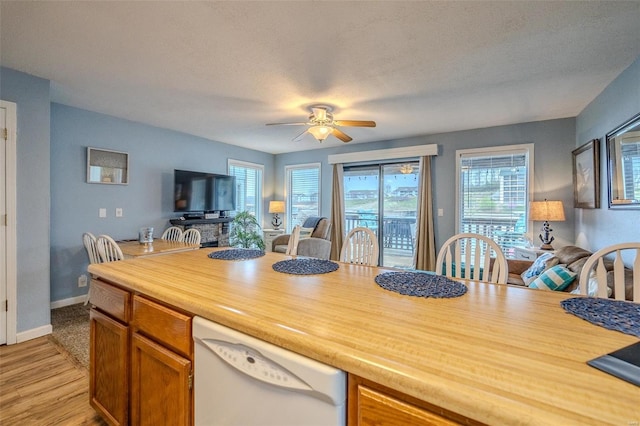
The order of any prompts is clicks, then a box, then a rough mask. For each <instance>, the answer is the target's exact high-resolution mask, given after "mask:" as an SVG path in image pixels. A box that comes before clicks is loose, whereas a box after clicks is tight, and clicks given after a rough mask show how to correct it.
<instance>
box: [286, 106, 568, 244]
mask: <svg viewBox="0 0 640 426" xmlns="http://www.w3.org/2000/svg"><path fill="white" fill-rule="evenodd" d="M523 143H533V144H534V171H535V176H534V182H533V188H534V199H535V200H542V199H545V198H547V199H553V200H562V201H563V202H564V205H565V215H566V217H567V221H566V222H558V223H554V226H553V229H554V231H553V235H554V236H555V238H556V240H557V245H558V246H564V245H568V244H573V243H574V240H575V238H574V225H573V209H572V206H573V183H572V163H571V161H572V156H571V151H572V150H573V149H575V146H574V143H575V120H574V119H573V118H567V119H561V120H549V121H539V122H532V123H521V124H514V125H510V126H499V127H489V128H485V129H474V130H466V131H460V132H451V133H443V134H439V135H430V136H421V137H414V138H407V139H398V140H393V141H382V142H376V143H367V144H366V145H362V144H349V145H343V146H340V147H338V148H326V149H318V150H314V151H305V152H295V153H290V154H280V155H278V156H276V193H277V198H280V199H283V197H284V196H283V194H284V167H285V166H287V165H292V164H299V163H309V162H312V161H315V162H321V163H322V171H321V174H322V183H321V185H322V187H321V190H322V200H321V209H322V214H323V215H324V216H330V214H331V179H332V167H331V166H330V165H329V164H328V162H327V156H328V155H330V154H342V153H347V152H357V151H368V150H374V149H387V148H398V147H405V146H413V145H427V144H437V145H438V156H437V157H435V158H434V160H433V162H432V166H433V188H434V208H435V209H438V208H441V209H443V210H444V216H442V217H436V218H435V233H436V246H437V247H439V246H440V245H441V244H442V243H443V242H444V241H445V240H446V239H447V238H449V237H450V236H451V235H453V234H454V233H455V194H456V191H455V181H456V179H455V172H456V159H455V153H456V150H458V149H467V148H484V147H491V146H501V145H513V144H523ZM533 231H534V232H533V238H534V239H536V240H537V236H538V234H539V230H538V229H534V230H533Z"/></svg>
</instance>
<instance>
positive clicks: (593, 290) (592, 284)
mask: <svg viewBox="0 0 640 426" xmlns="http://www.w3.org/2000/svg"><path fill="white" fill-rule="evenodd" d="M612 292H613V291H612V290H611V288H610V287H607V297H611V293H612ZM571 294H580V286H578V287H577V288H576V289H575V290H573V291H572V292H571ZM597 295H598V278H597V277H596V271H591V272H590V273H589V283H588V285H587V296H589V297H596V296H597Z"/></svg>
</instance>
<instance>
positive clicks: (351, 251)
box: [340, 227, 380, 266]
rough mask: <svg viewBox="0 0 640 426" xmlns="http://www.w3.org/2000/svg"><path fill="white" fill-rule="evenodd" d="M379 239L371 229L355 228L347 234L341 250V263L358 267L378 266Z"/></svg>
mask: <svg viewBox="0 0 640 426" xmlns="http://www.w3.org/2000/svg"><path fill="white" fill-rule="evenodd" d="M379 252H380V248H379V247H378V238H377V237H376V234H375V233H374V232H373V231H372V230H371V229H369V228H364V227H357V228H353V229H352V230H351V231H349V233H348V234H347V236H346V238H345V239H344V243H343V244H342V248H341V250H340V261H341V262H345V263H355V264H358V265H367V266H377V265H378V254H379Z"/></svg>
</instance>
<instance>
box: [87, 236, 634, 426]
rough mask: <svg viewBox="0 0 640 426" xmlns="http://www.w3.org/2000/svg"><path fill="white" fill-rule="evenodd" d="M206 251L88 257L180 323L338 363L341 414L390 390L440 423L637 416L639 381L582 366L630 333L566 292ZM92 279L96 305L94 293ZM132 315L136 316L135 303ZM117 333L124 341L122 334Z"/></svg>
mask: <svg viewBox="0 0 640 426" xmlns="http://www.w3.org/2000/svg"><path fill="white" fill-rule="evenodd" d="M215 250H216V249H213V250H211V249H201V250H196V251H191V252H184V253H178V254H171V255H166V256H158V257H149V258H143V259H134V260H125V261H121V262H113V263H109V264H94V265H90V266H89V272H90V273H91V274H93V275H94V276H96V277H97V278H96V280H97V282H98V286H99V285H100V284H101V283H107V284H108V285H114V286H115V287H116V289H118V291H119V290H123V291H124V292H125V293H130V294H131V295H133V297H134V299H135V298H136V297H138V296H141V297H142V299H140V300H142V301H143V302H144V303H143V305H144V306H147V305H149V306H151V305H153V304H154V303H157V304H159V305H161V307H162V306H165V305H166V306H168V307H170V308H172V309H175V310H176V311H177V313H178V315H182V316H184V317H185V319H184V324H187V323H188V318H189V315H198V316H201V317H203V318H207V319H209V320H211V321H214V322H217V323H220V324H222V325H225V326H227V327H231V328H233V329H236V330H238V331H240V332H243V333H245V334H248V335H251V336H254V337H256V338H259V339H262V340H264V341H267V342H270V343H273V344H275V345H278V346H281V347H283V348H285V349H288V350H291V351H294V352H297V353H299V354H302V355H305V356H307V357H310V358H313V359H315V360H318V361H320V362H323V363H325V364H329V365H331V366H334V367H337V368H340V369H342V370H344V371H346V372H347V373H349V381H350V384H349V387H350V389H349V398H350V400H349V407H348V410H349V411H348V419H349V423H350V424H357V423H358V422H359V421H364V420H365V419H366V417H367V416H371V415H374V416H375V413H376V408H375V407H374V408H371V404H373V403H374V402H375V401H374V400H378V402H380V403H382V404H386V403H387V402H386V400H385V401H379V399H380V398H382V399H384V398H385V397H386V396H385V395H386V394H385V391H388V392H389V393H390V394H391V395H392V396H393V397H394V398H393V399H392V400H393V401H395V400H399V401H400V403H399V405H398V406H400V407H407V410H413V409H414V408H415V407H418V408H420V409H421V410H422V409H424V410H426V411H427V412H429V413H433V414H434V415H436V416H441V417H442V418H443V421H444V420H445V419H450V420H453V421H457V422H466V423H485V424H510V425H514V424H523V425H524V424H555V425H559V424H562V425H568V424H581V425H585V424H593V425H602V424H618V425H629V424H637V422H640V388H639V387H636V386H634V385H632V384H630V383H627V382H624V381H622V380H620V379H617V378H615V377H613V376H610V375H608V374H605V373H603V372H601V371H599V370H596V369H594V368H592V367H589V366H588V365H587V364H586V361H587V360H590V359H592V358H595V357H597V356H599V355H603V354H606V353H609V352H611V351H613V350H616V349H619V348H621V347H623V346H626V345H629V344H631V343H634V342H636V341H637V338H635V337H633V336H629V335H625V334H622V333H619V332H616V331H611V330H606V329H604V328H601V327H598V326H595V325H592V324H589V323H587V322H585V321H583V320H581V319H579V318H577V317H575V316H573V315H570V314H567V313H565V312H564V310H563V309H562V308H561V307H560V301H562V300H564V299H566V298H568V297H571V296H570V295H569V294H567V293H561V292H559V293H556V292H545V291H540V290H530V289H527V288H520V287H513V286H507V285H495V284H488V283H482V282H466V284H467V286H468V291H467V293H466V294H465V295H463V296H461V297H457V298H451V299H434V298H421V297H412V296H403V295H400V294H397V293H394V292H390V291H387V290H384V289H382V288H381V287H379V286H378V285H377V284H376V283H375V281H374V278H375V276H376V275H377V274H379V273H382V272H386V271H388V270H387V269H384V268H371V267H365V266H356V265H350V264H340V267H339V269H338V270H337V271H335V272H331V273H328V274H319V275H306V276H301V275H288V274H283V273H279V272H275V271H273V269H272V265H273V264H274V263H275V262H277V261H279V260H283V259H286V258H288V256H284V255H281V254H278V253H266V255H265V256H263V257H260V258H257V259H251V260H242V261H228V260H214V259H210V258H208V256H207V255H208V254H209V253H210V252H211V251H215ZM94 285H96V281H94V282H92V303H94V294H97V296H96V298H99V297H100V291H96V292H94V287H93V286H94ZM147 300H148V302H147ZM135 303H136V302H135V300H134V304H135ZM123 306H125V307H124V308H123V310H126V309H131V307H127V306H126V303H125V304H124V305H123ZM160 309H161V308H158V312H160ZM134 310H135V306H134ZM143 312H144V311H143ZM98 314H100V313H99V312H98ZM123 315H124V316H125V317H126V316H127V315H129V316H130V315H131V314H127V313H126V312H124V314H123ZM181 321H182V320H181ZM125 322H126V321H125ZM132 324H133V327H132V328H133V329H134V331H135V329H138V328H144V326H141V324H140V323H136V319H135V314H134V320H133V323H132ZM181 324H182V322H181ZM116 325H117V324H116ZM180 333H184V331H179V332H178V334H180ZM136 334H137V333H136ZM143 334H144V333H143ZM151 334H152V333H151ZM120 339H121V340H120V341H121V342H122V343H123V344H124V346H125V347H126V348H128V344H127V343H126V342H127V341H126V339H127V337H126V333H125V332H123V331H121V335H120ZM132 340H133V339H132ZM134 346H135V345H134ZM174 346H176V345H174ZM183 352H184V353H186V352H188V350H186V349H185V350H184V351H183ZM187 355H188V354H187ZM187 355H185V356H187ZM187 358H188V356H187ZM93 360H94V357H93V355H92V361H93ZM126 363H127V361H125V364H126ZM133 363H134V364H135V362H133ZM97 367H100V366H97ZM125 367H126V365H125ZM185 368H188V367H185ZM94 370H95V368H94V366H92V369H91V372H92V374H93V373H94ZM195 380H198V378H197V377H196V378H195ZM369 388H372V389H373V392H370V389H369ZM360 390H362V392H361V391H360ZM379 395H382V396H381V397H379ZM358 401H360V402H358ZM362 401H365V402H366V404H364V405H363V404H362V403H361V402H362ZM372 401H373V402H372ZM390 401H391V399H390ZM365 405H366V406H365ZM404 418H407V417H404ZM398 424H399V423H398Z"/></svg>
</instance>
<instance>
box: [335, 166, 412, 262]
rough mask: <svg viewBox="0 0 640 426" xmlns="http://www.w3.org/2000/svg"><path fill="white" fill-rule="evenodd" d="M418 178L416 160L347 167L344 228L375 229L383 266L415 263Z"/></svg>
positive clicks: (347, 229)
mask: <svg viewBox="0 0 640 426" xmlns="http://www.w3.org/2000/svg"><path fill="white" fill-rule="evenodd" d="M418 181H419V179H418V162H417V161H411V162H404V163H398V164H376V165H367V166H351V167H348V166H345V167H344V198H345V199H344V205H345V221H346V223H345V232H349V231H350V230H351V229H353V228H355V227H357V226H363V227H366V228H370V229H371V230H373V231H374V232H375V233H376V235H377V237H378V244H379V246H380V260H379V264H380V265H382V266H390V267H396V268H412V267H413V253H414V249H415V230H416V212H417V208H418Z"/></svg>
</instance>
